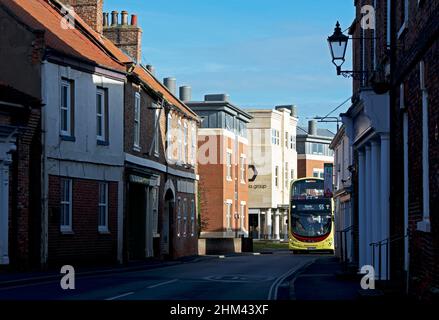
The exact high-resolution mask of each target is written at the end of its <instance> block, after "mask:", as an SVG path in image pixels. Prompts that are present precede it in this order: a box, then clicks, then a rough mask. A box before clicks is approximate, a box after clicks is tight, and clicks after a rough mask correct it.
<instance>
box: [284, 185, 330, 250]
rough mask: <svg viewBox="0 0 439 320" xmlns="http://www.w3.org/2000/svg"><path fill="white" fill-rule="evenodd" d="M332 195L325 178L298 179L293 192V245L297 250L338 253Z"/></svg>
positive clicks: (293, 248) (291, 242) (290, 243)
mask: <svg viewBox="0 0 439 320" xmlns="http://www.w3.org/2000/svg"><path fill="white" fill-rule="evenodd" d="M333 215H334V213H333V202H332V194H330V193H328V192H325V190H324V180H323V179H319V178H305V179H299V180H296V181H294V182H293V183H292V184H291V192H290V219H288V220H289V248H290V250H292V251H293V252H294V253H301V252H302V253H303V252H304V251H307V252H310V251H311V252H331V253H333V252H334V218H333Z"/></svg>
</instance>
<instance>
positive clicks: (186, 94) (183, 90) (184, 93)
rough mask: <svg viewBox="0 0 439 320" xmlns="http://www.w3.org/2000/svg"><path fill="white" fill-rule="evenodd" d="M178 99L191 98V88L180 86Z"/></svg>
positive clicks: (189, 99)
mask: <svg viewBox="0 0 439 320" xmlns="http://www.w3.org/2000/svg"><path fill="white" fill-rule="evenodd" d="M180 100H181V101H183V102H188V101H191V100H192V88H191V87H189V86H182V87H180Z"/></svg>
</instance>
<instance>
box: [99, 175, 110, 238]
mask: <svg viewBox="0 0 439 320" xmlns="http://www.w3.org/2000/svg"><path fill="white" fill-rule="evenodd" d="M102 188H103V189H102ZM102 190H104V192H105V194H104V197H105V199H104V202H102V201H101V200H102V194H101V192H102ZM102 209H103V210H104V219H105V223H104V224H102V220H101V210H102ZM98 231H99V232H101V233H107V232H108V183H107V182H99V198H98Z"/></svg>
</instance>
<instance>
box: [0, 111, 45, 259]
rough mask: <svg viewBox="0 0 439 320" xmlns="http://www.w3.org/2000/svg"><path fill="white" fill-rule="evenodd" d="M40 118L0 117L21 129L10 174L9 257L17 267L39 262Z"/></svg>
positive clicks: (36, 115) (33, 113)
mask: <svg viewBox="0 0 439 320" xmlns="http://www.w3.org/2000/svg"><path fill="white" fill-rule="evenodd" d="M40 115H41V112H40V110H39V109H32V110H31V111H30V113H29V114H28V115H24V114H22V115H20V114H14V113H11V114H10V115H0V123H2V124H5V125H19V126H21V127H23V128H24V130H23V131H22V132H21V133H20V134H19V135H18V137H17V142H16V146H17V150H16V151H15V152H14V153H13V155H12V164H11V166H10V172H9V209H10V210H9V257H10V262H11V265H12V266H13V267H17V268H28V267H29V266H34V265H38V264H39V262H40V261H39V260H40V259H39V246H40V242H39V240H40V234H41V233H40V230H41V228H40V224H39V223H40V219H39V217H40V205H41V202H40V200H39V199H40V197H39V196H40V195H39V190H40V175H39V173H40V167H41V158H40V155H41V148H40V146H41V144H40V140H39V138H40V133H41V131H40V128H41V123H40Z"/></svg>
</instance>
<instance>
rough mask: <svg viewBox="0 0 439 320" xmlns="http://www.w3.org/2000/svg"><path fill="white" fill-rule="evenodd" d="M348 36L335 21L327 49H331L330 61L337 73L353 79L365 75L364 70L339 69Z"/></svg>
mask: <svg viewBox="0 0 439 320" xmlns="http://www.w3.org/2000/svg"><path fill="white" fill-rule="evenodd" d="M349 39H353V38H349V37H348V36H346V35H345V34H343V31H342V30H341V28H340V23H339V22H338V21H337V23H336V25H335V29H334V33H333V34H332V35H331V36H329V37H328V44H329V49H330V51H331V57H332V63H333V64H334V65H335V67H336V68H337V75H338V76H340V75H341V76H344V77H346V78H347V77H352V78H354V79H362V78H364V77H365V76H366V71H363V70H361V71H347V70H341V66H342V65H343V64H344V63H345V61H346V59H345V56H346V49H347V46H348V41H349Z"/></svg>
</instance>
